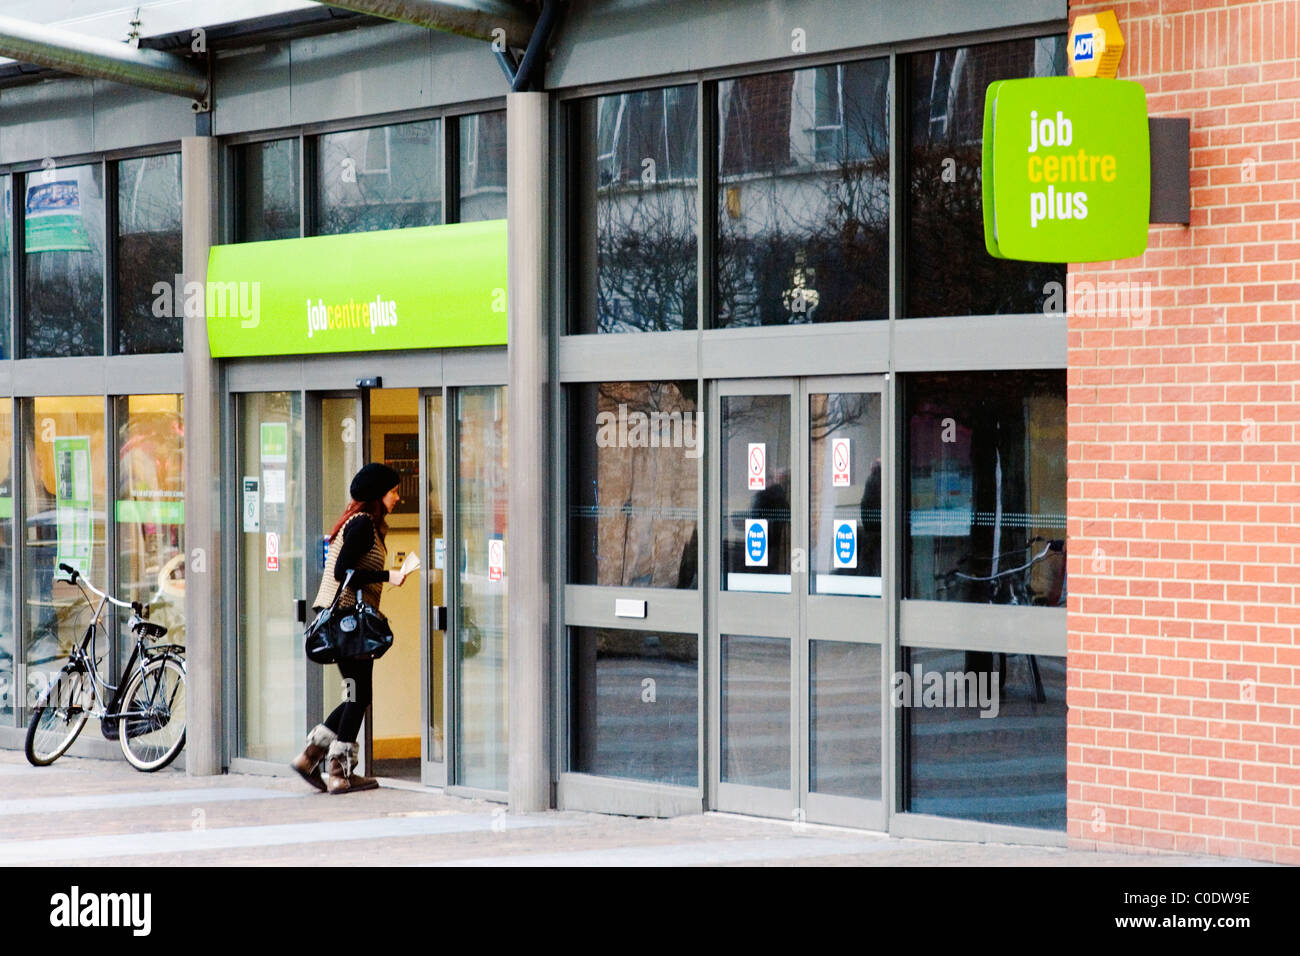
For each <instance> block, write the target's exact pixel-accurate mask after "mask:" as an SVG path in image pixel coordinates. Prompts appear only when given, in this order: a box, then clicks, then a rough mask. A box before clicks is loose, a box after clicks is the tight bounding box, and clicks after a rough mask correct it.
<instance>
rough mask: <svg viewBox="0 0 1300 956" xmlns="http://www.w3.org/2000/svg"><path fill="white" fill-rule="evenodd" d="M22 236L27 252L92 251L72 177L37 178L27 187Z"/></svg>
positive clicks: (76, 188)
mask: <svg viewBox="0 0 1300 956" xmlns="http://www.w3.org/2000/svg"><path fill="white" fill-rule="evenodd" d="M23 236H24V245H23V248H24V249H25V250H26V251H27V252H29V253H33V252H90V251H91V249H92V247H91V245H90V237H89V236H88V235H87V234H86V225H85V223H84V222H82V219H81V192H80V188H79V186H78V184H77V181H76V180H75V179H59V180H55V181H54V182H49V183H46V182H37V183H32V184H31V185H29V186H28V187H27V207H26V218H25V219H24V222H23Z"/></svg>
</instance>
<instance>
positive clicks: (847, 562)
mask: <svg viewBox="0 0 1300 956" xmlns="http://www.w3.org/2000/svg"><path fill="white" fill-rule="evenodd" d="M857 566H858V529H857V526H856V525H855V524H854V523H853V522H852V521H837V522H835V567H837V568H856V567H857Z"/></svg>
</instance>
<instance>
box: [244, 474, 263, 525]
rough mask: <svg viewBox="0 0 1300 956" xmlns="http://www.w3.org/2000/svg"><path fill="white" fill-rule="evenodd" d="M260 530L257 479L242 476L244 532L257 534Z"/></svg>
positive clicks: (260, 500)
mask: <svg viewBox="0 0 1300 956" xmlns="http://www.w3.org/2000/svg"><path fill="white" fill-rule="evenodd" d="M261 530H262V499H261V497H260V494H259V492H258V484H257V479H256V478H255V477H253V476H252V475H245V476H244V534H257V533H258V532H259V531H261Z"/></svg>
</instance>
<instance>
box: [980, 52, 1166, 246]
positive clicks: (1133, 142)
mask: <svg viewBox="0 0 1300 956" xmlns="http://www.w3.org/2000/svg"><path fill="white" fill-rule="evenodd" d="M983 193H984V245H985V248H987V249H988V252H989V254H990V255H992V256H996V257H998V258H1001V259H1023V260H1026V261H1030V262H1100V261H1104V260H1109V259H1128V258H1131V257H1133V256H1140V255H1141V254H1142V253H1143V252H1145V251H1146V247H1147V227H1148V218H1149V216H1150V210H1151V155H1150V135H1149V132H1148V128H1147V102H1146V92H1145V90H1143V89H1142V86H1141V85H1140V84H1138V83H1133V82H1130V81H1128V80H1099V79H1088V78H1082V77H1066V76H1053V77H1040V78H1037V79H1029V80H1001V81H999V82H996V83H991V84H990V85H989V88H988V93H987V94H986V96H985V101H984V156H983Z"/></svg>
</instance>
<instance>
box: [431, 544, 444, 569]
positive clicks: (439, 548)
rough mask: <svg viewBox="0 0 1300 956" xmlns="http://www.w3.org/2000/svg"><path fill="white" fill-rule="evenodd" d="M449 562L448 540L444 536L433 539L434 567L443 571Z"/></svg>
mask: <svg viewBox="0 0 1300 956" xmlns="http://www.w3.org/2000/svg"><path fill="white" fill-rule="evenodd" d="M446 564H447V542H446V541H444V540H443V539H442V538H434V539H433V567H434V570H437V571H441V570H442V569H443V568H444V567H445V566H446Z"/></svg>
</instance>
